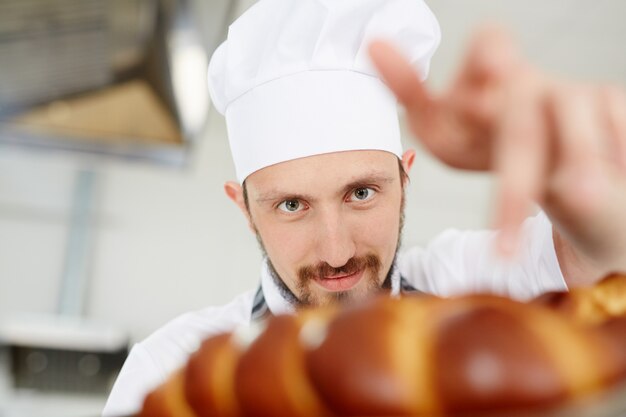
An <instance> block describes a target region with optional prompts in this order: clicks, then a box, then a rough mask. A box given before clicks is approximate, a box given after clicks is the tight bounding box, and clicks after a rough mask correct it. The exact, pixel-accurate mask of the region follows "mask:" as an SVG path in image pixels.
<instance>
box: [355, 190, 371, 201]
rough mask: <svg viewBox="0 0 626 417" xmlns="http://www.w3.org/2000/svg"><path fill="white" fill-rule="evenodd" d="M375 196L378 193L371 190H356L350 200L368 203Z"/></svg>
mask: <svg viewBox="0 0 626 417" xmlns="http://www.w3.org/2000/svg"><path fill="white" fill-rule="evenodd" d="M375 194H376V191H374V190H372V189H371V188H357V189H356V190H354V191H353V192H352V195H351V196H350V200H351V201H366V200H369V199H370V198H372V197H374V195H375Z"/></svg>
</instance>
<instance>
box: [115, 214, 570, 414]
mask: <svg viewBox="0 0 626 417" xmlns="http://www.w3.org/2000/svg"><path fill="white" fill-rule="evenodd" d="M523 229H524V239H523V242H522V245H521V251H520V254H519V256H518V259H516V261H515V262H508V263H505V262H503V261H500V260H498V259H497V258H496V256H495V255H494V251H493V248H492V246H493V242H494V236H495V233H494V232H492V231H459V230H452V229H451V230H447V231H445V232H443V233H442V234H441V235H439V236H438V237H437V238H435V239H434V240H433V241H432V242H431V243H430V244H429V245H428V246H427V247H426V248H419V247H414V248H411V249H409V250H407V251H405V252H402V253H401V254H400V255H399V256H398V258H397V260H396V268H395V272H394V274H393V275H392V279H391V281H392V290H391V293H392V295H397V294H398V293H399V292H400V285H401V284H400V282H401V281H402V282H403V283H405V282H408V283H409V284H410V285H411V286H412V287H414V288H415V289H417V290H419V291H423V292H427V293H431V294H436V295H439V296H452V295H460V294H464V293H475V292H488V293H495V294H500V295H506V296H509V297H513V298H516V299H521V300H524V299H529V298H532V297H534V296H536V295H538V294H541V293H544V292H548V291H563V290H567V285H566V283H565V280H564V279H563V275H562V274H561V270H560V267H559V263H558V260H557V257H556V253H555V250H554V243H553V239H552V225H551V224H550V221H549V220H548V218H547V216H546V215H545V214H544V213H539V214H538V215H537V216H535V217H531V218H529V219H527V220H526V221H525V223H524V226H523ZM260 288H261V290H260V291H258V292H257V291H256V290H251V291H248V292H246V293H243V294H241V295H239V296H238V297H236V298H235V299H234V300H233V301H231V302H230V303H228V304H226V305H224V306H221V307H209V308H206V309H204V310H200V311H196V312H192V313H187V314H184V315H182V316H180V317H178V318H176V319H174V320H173V321H171V322H169V323H168V324H166V325H165V326H163V327H162V328H160V329H159V330H157V331H156V332H155V333H153V334H152V335H151V336H149V337H148V338H147V339H145V340H144V341H142V342H140V343H137V344H136V345H135V346H134V347H133V348H132V350H131V352H130V354H129V356H128V358H127V360H126V362H125V364H124V366H123V368H122V370H121V372H120V374H119V376H118V378H117V381H116V382H115V385H114V387H113V390H112V392H111V394H110V396H109V399H108V401H107V403H106V406H105V408H104V411H103V416H104V417H116V416H122V415H128V414H133V413H135V412H137V411H138V410H139V409H140V408H141V405H142V403H143V398H144V397H145V395H146V394H147V393H148V392H150V391H151V390H152V389H154V388H155V387H156V386H158V385H160V384H161V383H163V382H164V381H165V380H166V378H167V377H168V375H169V374H170V373H171V372H172V371H174V370H176V369H178V368H180V367H181V366H183V365H184V363H185V362H186V360H187V358H188V357H189V355H190V354H191V353H192V352H193V351H194V350H196V349H197V348H198V347H199V345H200V343H201V341H202V340H204V339H205V338H207V337H209V336H211V335H213V334H216V333H219V332H224V331H229V330H233V329H235V328H237V327H239V326H246V325H249V324H250V321H251V312H252V309H253V304H256V303H255V293H256V294H257V298H258V295H261V298H264V303H266V305H267V307H268V308H269V310H270V312H271V313H272V314H281V313H291V312H293V311H294V308H293V306H292V305H290V303H289V302H288V301H287V300H286V299H285V298H283V296H282V295H281V293H280V291H279V289H278V287H277V286H276V284H275V283H274V281H273V279H272V277H271V275H270V273H269V270H268V268H267V263H266V262H264V265H263V268H262V271H261V287H260ZM257 301H258V300H257Z"/></svg>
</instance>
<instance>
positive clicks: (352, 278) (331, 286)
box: [314, 269, 365, 292]
mask: <svg viewBox="0 0 626 417" xmlns="http://www.w3.org/2000/svg"><path fill="white" fill-rule="evenodd" d="M364 271H365V269H360V270H358V271H356V272H353V273H351V274H338V275H332V276H326V277H315V278H314V281H315V282H316V283H317V284H318V285H319V286H321V287H322V288H324V289H325V290H327V291H333V292H337V291H347V290H349V289H351V288H353V287H354V286H355V285H356V284H357V283H358V282H359V281H360V280H361V278H362V277H363V272H364Z"/></svg>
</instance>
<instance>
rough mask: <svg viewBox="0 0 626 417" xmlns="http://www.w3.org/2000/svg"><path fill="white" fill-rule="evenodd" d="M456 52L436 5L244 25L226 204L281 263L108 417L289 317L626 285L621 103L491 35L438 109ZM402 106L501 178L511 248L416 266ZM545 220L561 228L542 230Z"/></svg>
mask: <svg viewBox="0 0 626 417" xmlns="http://www.w3.org/2000/svg"><path fill="white" fill-rule="evenodd" d="M439 41H440V29H439V26H438V23H437V20H436V19H435V17H434V16H433V14H432V13H431V11H430V10H429V9H428V7H427V6H426V4H425V3H424V2H423V1H422V0H260V1H259V2H258V3H257V4H255V5H254V6H253V7H252V8H250V9H249V10H248V11H247V12H246V13H245V14H244V15H243V16H241V17H240V18H239V19H238V20H237V21H236V22H235V23H233V25H232V26H231V27H230V30H229V33H228V38H227V40H226V42H224V43H223V44H222V45H221V46H220V47H219V48H218V50H217V51H216V52H215V54H214V56H213V58H212V60H211V63H210V67H209V87H210V92H211V97H212V100H213V104H214V106H215V107H216V109H217V110H218V111H219V112H220V113H222V114H224V116H225V117H226V123H227V128H228V138H229V141H230V145H231V151H232V156H233V159H234V163H235V168H236V173H237V181H233V182H228V183H226V184H225V186H224V189H225V191H226V194H227V195H228V197H229V198H230V199H231V200H232V201H233V202H234V203H235V204H236V206H237V207H238V208H239V209H240V210H241V212H242V213H243V215H244V217H245V220H246V221H247V223H248V224H249V227H250V230H251V231H252V233H255V234H256V236H257V238H258V241H259V243H260V246H261V249H262V250H263V252H264V254H265V258H264V259H265V260H264V263H263V265H262V268H261V273H260V285H259V287H258V288H255V289H251V290H250V291H249V292H247V293H244V294H241V295H240V296H238V297H236V298H235V299H234V300H233V301H232V302H231V303H229V304H227V305H225V306H220V307H209V308H206V309H204V310H201V311H197V312H193V313H188V314H186V315H183V316H182V317H179V318H177V319H175V320H174V321H172V322H170V323H169V324H167V325H165V326H164V327H162V328H161V329H159V330H158V331H157V332H155V333H154V334H153V335H151V336H150V337H148V338H147V339H146V340H144V341H142V342H140V343H138V344H136V345H135V346H134V347H133V349H132V351H131V353H130V356H129V357H128V359H127V361H126V364H125V365H124V367H123V369H122V371H121V373H120V375H119V378H118V380H117V382H116V383H115V386H114V388H113V391H112V393H111V395H110V397H109V400H108V402H107V405H106V407H105V410H104V415H105V416H115V415H123V414H128V413H132V412H134V411H136V410H137V409H138V408H140V406H141V403H142V400H143V397H144V396H145V394H146V393H147V392H148V391H150V390H151V389H153V388H154V387H155V386H157V385H158V384H160V383H161V382H163V381H164V380H165V379H166V378H167V376H168V374H169V373H170V372H172V371H173V370H175V369H176V368H178V367H180V366H182V365H183V363H184V362H185V360H186V359H187V357H188V355H189V354H190V353H191V352H193V350H194V349H196V348H197V347H198V346H199V343H200V341H201V340H202V339H204V338H206V337H207V336H209V335H211V334H215V333H216V332H221V331H227V330H232V329H233V328H236V327H238V326H246V325H249V324H250V323H251V322H254V321H257V320H262V319H263V318H264V317H267V316H268V315H271V314H281V313H292V312H294V311H296V310H297V309H298V308H300V307H301V306H316V305H326V304H333V303H335V304H337V303H348V302H358V301H359V300H363V299H365V298H367V297H370V296H372V294H376V293H380V292H386V293H389V294H391V295H392V296H399V295H400V294H402V293H404V292H407V291H420V292H428V293H434V294H438V295H442V296H449V295H454V294H460V293H467V292H476V291H488V292H492V293H497V294H504V295H508V296H511V297H515V298H519V299H527V298H530V297H533V296H535V295H537V294H540V293H542V292H546V291H553V290H565V289H567V288H568V287H570V286H574V285H586V284H590V283H592V282H594V281H595V280H597V279H598V278H600V277H602V276H603V275H604V274H606V273H608V272H610V271H613V270H622V271H624V270H626V257H624V256H621V255H622V254H624V252H625V251H626V220H625V219H624V217H625V216H624V214H623V213H625V212H626V181H625V178H624V177H625V175H624V173H625V171H626V127H625V123H626V122H625V120H626V101H625V100H624V98H623V96H622V95H621V93H620V92H618V91H616V90H614V89H609V88H605V87H595V86H578V85H573V84H570V83H566V82H564V81H562V80H553V79H550V78H548V77H546V76H545V75H543V74H541V73H539V72H538V71H537V70H536V69H533V68H532V67H531V66H530V65H529V64H528V63H527V62H525V61H524V60H523V59H522V58H521V57H520V56H519V54H518V53H517V52H516V50H515V48H514V46H513V45H512V43H511V41H510V40H509V39H508V38H507V37H506V35H504V34H503V32H502V31H500V30H498V29H486V30H483V31H482V32H481V33H479V34H478V35H477V36H476V38H475V39H474V41H473V42H472V44H471V46H470V48H469V50H468V53H467V56H466V60H465V63H464V64H463V66H462V70H461V72H460V75H459V77H458V78H457V80H456V81H455V82H454V83H453V84H452V88H451V89H450V90H449V91H448V92H446V93H445V94H443V95H442V96H440V97H435V96H433V95H432V94H431V93H430V92H428V91H427V90H426V89H425V88H424V86H423V85H422V83H421V81H422V80H423V79H424V78H425V77H426V74H427V73H428V68H429V62H430V59H431V57H432V55H433V53H434V52H435V49H436V48H437V46H438V44H439ZM394 93H395V95H394ZM396 97H397V99H398V100H399V101H400V103H401V104H402V105H403V106H404V108H405V109H406V117H407V120H408V121H409V122H410V127H411V129H412V130H413V132H414V133H415V134H416V136H417V137H418V138H419V140H420V141H421V142H422V143H423V144H424V145H425V147H426V148H427V149H428V150H429V151H430V152H432V153H433V154H434V155H435V156H436V157H438V158H439V159H441V160H442V161H443V162H445V163H447V164H448V165H450V166H453V167H456V168H461V169H471V170H493V171H496V172H498V173H499V174H500V178H501V190H500V193H499V196H500V198H499V200H498V206H497V209H496V210H497V216H496V226H497V227H498V228H499V230H500V231H499V232H493V231H472V232H470V231H465V232H461V231H454V230H450V231H446V232H444V233H443V234H442V235H440V236H439V237H437V238H436V239H435V240H434V241H433V242H432V243H431V244H430V245H429V246H428V247H426V248H407V249H404V250H402V251H400V250H399V246H400V240H401V239H400V236H401V231H402V223H403V218H404V200H405V196H404V192H405V189H406V186H407V182H408V175H409V173H410V170H411V166H412V165H413V161H414V157H415V152H414V151H413V150H406V151H403V149H402V145H401V141H400V129H399V126H398V116H397V109H396V105H397V102H396ZM533 202H538V203H539V204H540V205H541V207H542V208H543V211H542V212H540V214H538V215H536V216H534V217H531V218H528V219H526V220H524V217H525V213H527V211H528V208H529V206H530V205H531V203H533ZM546 213H547V214H546ZM553 223H554V226H553ZM503 255H504V257H507V256H508V257H509V259H512V260H510V261H508V262H502V261H501V260H500V259H501V258H502V257H503ZM220 279H236V277H221V278H220Z"/></svg>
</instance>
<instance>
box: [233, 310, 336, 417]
mask: <svg viewBox="0 0 626 417" xmlns="http://www.w3.org/2000/svg"><path fill="white" fill-rule="evenodd" d="M302 325H303V323H302V322H301V321H300V320H299V319H298V318H297V317H293V316H278V317H275V318H274V320H271V321H270V323H269V324H268V326H267V328H266V329H265V331H264V332H263V333H262V334H261V335H260V336H259V337H258V338H257V339H256V340H255V341H254V342H253V343H252V345H250V347H249V348H248V350H247V351H246V353H245V354H244V355H243V356H242V357H241V360H240V361H239V366H238V367H237V373H236V377H237V378H236V384H235V385H236V386H235V389H236V391H237V394H238V398H239V401H240V405H241V408H242V411H243V413H244V415H247V416H252V415H254V416H259V417H281V416H285V417H300V416H302V417H305V416H306V417H323V416H326V415H330V412H329V411H327V410H326V408H325V406H324V404H323V402H321V401H320V399H319V397H318V395H317V393H316V391H315V389H314V388H313V387H312V386H311V383H310V381H309V378H308V375H307V374H306V367H305V351H304V348H303V346H302V343H301V342H300V339H299V334H300V329H301V328H302Z"/></svg>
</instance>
